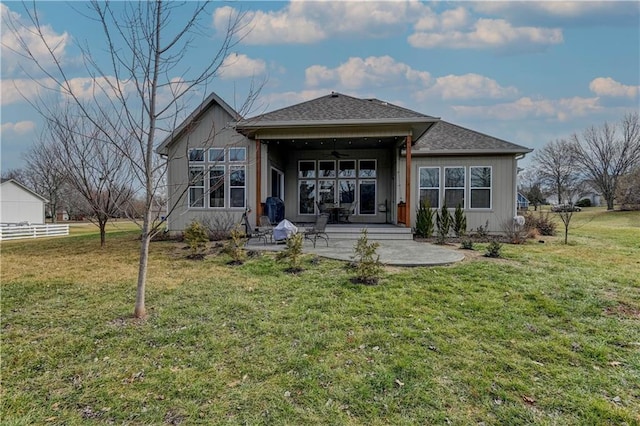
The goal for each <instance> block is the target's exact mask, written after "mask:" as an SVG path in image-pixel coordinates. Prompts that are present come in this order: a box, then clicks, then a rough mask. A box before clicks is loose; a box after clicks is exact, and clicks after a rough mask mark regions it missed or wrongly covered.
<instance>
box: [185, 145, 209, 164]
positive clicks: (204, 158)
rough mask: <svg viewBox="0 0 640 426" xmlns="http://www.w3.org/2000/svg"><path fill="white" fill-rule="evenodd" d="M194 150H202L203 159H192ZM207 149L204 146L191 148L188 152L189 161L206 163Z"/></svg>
mask: <svg viewBox="0 0 640 426" xmlns="http://www.w3.org/2000/svg"><path fill="white" fill-rule="evenodd" d="M192 151H202V160H192V159H191V152H192ZM206 153H207V150H206V149H204V148H189V151H188V152H187V161H188V162H189V163H196V164H204V163H205V162H206V160H207V154H206Z"/></svg>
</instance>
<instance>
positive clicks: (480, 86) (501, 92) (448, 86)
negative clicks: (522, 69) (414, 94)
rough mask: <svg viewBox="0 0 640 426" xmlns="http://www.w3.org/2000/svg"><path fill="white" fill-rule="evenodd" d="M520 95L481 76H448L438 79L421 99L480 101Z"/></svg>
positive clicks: (511, 87) (510, 88)
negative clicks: (481, 99)
mask: <svg viewBox="0 0 640 426" xmlns="http://www.w3.org/2000/svg"><path fill="white" fill-rule="evenodd" d="M517 94H518V89H516V88H515V87H513V86H509V87H503V86H500V84H498V82H497V81H495V80H492V79H490V78H488V77H485V76H482V75H479V74H464V75H447V76H444V77H438V78H436V81H435V84H434V85H433V86H432V87H430V88H429V89H427V90H424V91H423V92H421V93H420V94H419V96H418V98H419V99H422V100H424V99H427V98H430V97H432V96H437V97H440V98H442V99H444V100H450V99H480V98H491V99H499V98H508V97H513V96H516V95H517Z"/></svg>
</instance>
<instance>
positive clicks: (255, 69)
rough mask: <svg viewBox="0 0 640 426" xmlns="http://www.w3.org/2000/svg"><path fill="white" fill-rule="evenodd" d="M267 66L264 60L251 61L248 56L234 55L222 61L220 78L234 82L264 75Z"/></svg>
mask: <svg viewBox="0 0 640 426" xmlns="http://www.w3.org/2000/svg"><path fill="white" fill-rule="evenodd" d="M266 70H267V64H266V62H265V61H263V60H262V59H251V58H250V57H248V56H247V55H243V54H240V55H239V54H237V53H232V54H230V55H229V56H227V57H226V58H224V61H222V65H221V67H220V78H222V79H223V80H232V79H236V78H245V77H253V76H257V75H261V74H264V73H265V72H266Z"/></svg>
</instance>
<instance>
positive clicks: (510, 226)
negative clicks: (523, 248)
mask: <svg viewBox="0 0 640 426" xmlns="http://www.w3.org/2000/svg"><path fill="white" fill-rule="evenodd" d="M520 217H522V216H520ZM530 226H531V225H530V224H529V223H528V222H527V220H526V218H524V223H523V224H522V225H521V224H519V223H518V222H517V221H516V218H513V219H507V220H505V221H504V223H503V224H502V232H503V233H504V234H505V235H506V237H507V238H508V239H509V242H510V243H511V244H523V243H524V242H525V241H527V238H528V236H529V234H530Z"/></svg>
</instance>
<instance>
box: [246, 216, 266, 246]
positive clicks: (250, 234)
mask: <svg viewBox="0 0 640 426" xmlns="http://www.w3.org/2000/svg"><path fill="white" fill-rule="evenodd" d="M244 229H245V235H246V237H247V245H248V244H249V241H251V239H252V238H258V239H261V240H264V244H265V245H267V232H265V231H262V230H260V229H254V228H253V227H252V226H251V223H250V222H249V218H248V217H247V216H246V214H245V215H244Z"/></svg>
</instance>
